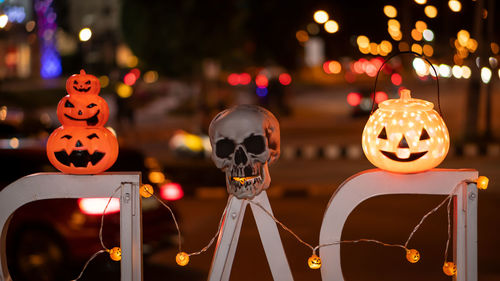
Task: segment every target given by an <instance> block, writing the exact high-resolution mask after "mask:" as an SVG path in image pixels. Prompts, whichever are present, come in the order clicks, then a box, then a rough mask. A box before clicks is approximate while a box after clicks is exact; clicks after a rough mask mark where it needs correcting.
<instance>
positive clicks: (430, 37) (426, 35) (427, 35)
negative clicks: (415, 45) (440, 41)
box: [422, 29, 434, 42]
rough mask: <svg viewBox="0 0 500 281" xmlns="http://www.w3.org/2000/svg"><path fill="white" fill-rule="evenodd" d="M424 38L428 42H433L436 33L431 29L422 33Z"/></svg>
mask: <svg viewBox="0 0 500 281" xmlns="http://www.w3.org/2000/svg"><path fill="white" fill-rule="evenodd" d="M422 36H423V37H424V40H425V41H427V42H431V41H432V40H434V32H433V31H432V30H430V29H426V30H424V32H422Z"/></svg>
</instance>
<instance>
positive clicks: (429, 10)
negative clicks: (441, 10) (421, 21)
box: [424, 5, 438, 19]
mask: <svg viewBox="0 0 500 281" xmlns="http://www.w3.org/2000/svg"><path fill="white" fill-rule="evenodd" d="M424 13H425V15H426V16H427V17H429V18H431V19H433V18H435V17H437V14H438V10H437V9H436V7H434V6H432V5H427V6H425V9H424Z"/></svg>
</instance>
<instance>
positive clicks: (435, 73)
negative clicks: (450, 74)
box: [429, 64, 439, 77]
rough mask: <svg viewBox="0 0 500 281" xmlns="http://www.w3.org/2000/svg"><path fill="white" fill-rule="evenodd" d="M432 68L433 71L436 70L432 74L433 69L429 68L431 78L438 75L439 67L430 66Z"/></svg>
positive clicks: (435, 65)
mask: <svg viewBox="0 0 500 281" xmlns="http://www.w3.org/2000/svg"><path fill="white" fill-rule="evenodd" d="M432 66H433V67H434V69H435V70H436V72H434V69H432V67H429V74H430V75H431V76H432V77H436V75H439V65H437V64H432Z"/></svg>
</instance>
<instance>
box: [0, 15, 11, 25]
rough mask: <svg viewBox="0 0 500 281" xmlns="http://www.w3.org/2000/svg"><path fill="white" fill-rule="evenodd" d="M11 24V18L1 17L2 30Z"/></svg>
mask: <svg viewBox="0 0 500 281" xmlns="http://www.w3.org/2000/svg"><path fill="white" fill-rule="evenodd" d="M8 22H9V17H8V16H7V15H1V16H0V28H4V27H5V26H6V25H7V23H8Z"/></svg>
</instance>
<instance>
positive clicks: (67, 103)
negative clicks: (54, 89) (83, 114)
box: [64, 100, 75, 107]
mask: <svg viewBox="0 0 500 281" xmlns="http://www.w3.org/2000/svg"><path fill="white" fill-rule="evenodd" d="M64 107H75V106H74V105H73V104H72V103H71V102H70V101H69V100H67V101H66V102H65V103H64Z"/></svg>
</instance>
